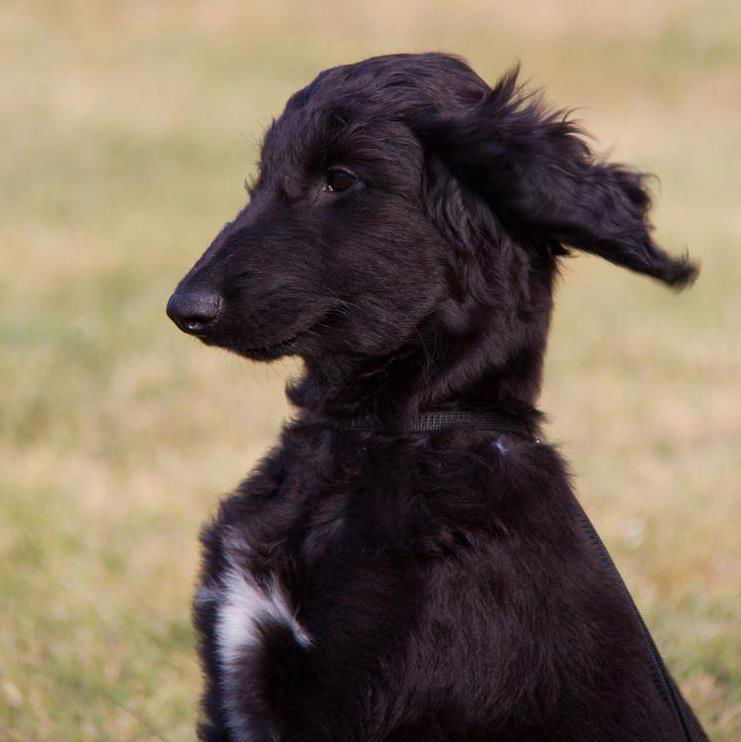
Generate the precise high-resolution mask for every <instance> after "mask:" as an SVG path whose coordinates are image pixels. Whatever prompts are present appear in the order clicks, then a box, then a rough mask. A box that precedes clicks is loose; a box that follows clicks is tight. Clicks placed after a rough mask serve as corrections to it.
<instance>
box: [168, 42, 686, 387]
mask: <svg viewBox="0 0 741 742" xmlns="http://www.w3.org/2000/svg"><path fill="white" fill-rule="evenodd" d="M249 192H250V196H251V198H250V200H249V203H248V204H247V205H246V206H245V207H244V208H243V209H242V211H240V212H239V214H237V216H236V218H235V219H234V221H232V222H230V223H228V224H227V225H226V226H225V227H224V228H223V229H222V230H221V232H220V233H219V234H218V236H217V237H216V239H215V240H214V241H213V243H212V244H211V246H210V247H209V248H208V249H207V250H206V252H205V253H204V255H203V256H202V257H201V258H200V259H199V260H198V262H197V263H196V264H195V265H194V266H193V268H192V270H191V271H190V272H189V273H188V275H187V276H185V278H184V279H183V280H182V281H181V282H180V285H179V286H178V288H177V290H176V291H175V293H174V294H173V296H172V297H171V299H170V302H169V304H168V314H169V315H170V317H171V318H172V319H173V320H174V321H175V322H176V323H177V324H178V326H179V327H180V328H181V329H183V330H184V331H186V332H188V333H190V334H193V335H195V336H197V337H199V338H200V339H201V340H203V341H204V342H206V343H208V344H212V345H218V346H223V347H226V348H228V349H230V350H233V351H235V352H237V353H240V354H242V355H244V356H247V357H250V358H255V359H261V360H270V359H274V358H278V357H280V356H284V355H299V356H302V357H303V358H304V359H305V360H306V362H307V364H308V365H309V367H310V368H314V369H322V368H323V369H325V371H327V369H330V368H332V369H335V370H337V369H342V370H344V372H345V374H347V373H349V372H350V371H349V370H351V369H352V370H353V373H356V374H357V373H360V374H365V375H370V376H376V377H377V376H378V374H379V369H383V374H386V375H388V373H389V368H390V367H391V366H393V365H394V364H397V365H398V364H399V362H400V361H399V359H406V360H407V362H408V363H409V364H411V366H410V367H407V368H405V370H404V372H403V375H404V376H405V378H411V377H413V376H415V374H416V376H417V377H421V376H424V378H425V383H426V386H427V389H428V394H427V396H428V397H430V398H432V397H435V395H437V396H440V395H441V394H442V395H444V394H445V393H446V392H449V391H450V390H452V389H454V388H456V387H462V386H465V384H466V383H469V382H471V381H472V380H473V379H474V378H476V377H477V376H480V375H481V374H482V373H484V372H485V373H486V374H488V375H489V377H490V378H498V379H500V380H501V379H504V378H505V377H506V376H507V375H508V373H509V371H508V369H509V370H511V371H516V372H517V375H518V377H519V379H520V380H519V381H517V382H516V383H515V382H513V383H514V384H515V386H517V385H519V387H520V390H519V392H517V393H516V392H515V391H514V389H513V391H512V394H514V395H515V396H517V394H518V393H519V394H520V395H521V396H524V397H528V396H530V397H532V394H533V392H534V391H535V389H536V388H537V385H538V383H539V373H540V364H541V361H542V353H543V348H544V344H545V334H546V332H547V325H548V316H549V312H550V307H551V291H552V282H553V275H554V272H555V268H556V263H557V260H558V257H559V256H560V255H564V254H565V253H566V249H567V247H573V248H577V249H580V250H585V251H588V252H591V253H594V254H597V255H600V256H602V257H604V258H606V259H607V260H609V261H611V262H613V263H615V264H617V265H621V266H624V267H626V268H629V269H631V270H633V271H637V272H639V273H644V274H646V275H648V276H651V277H653V278H656V279H659V280H660V281H663V282H664V283H666V284H669V285H671V286H674V287H682V286H684V285H686V284H687V283H688V282H690V281H691V280H692V279H693V278H694V276H695V273H696V269H695V267H694V266H693V265H692V264H691V263H689V262H688V261H687V260H686V259H682V258H679V259H677V258H672V257H670V256H669V255H667V254H666V253H665V252H664V251H663V250H662V249H661V248H659V247H658V246H657V245H656V244H655V243H654V242H653V240H652V238H651V227H650V224H649V223H648V221H647V212H648V210H649V206H650V200H649V196H648V194H647V191H646V187H645V179H644V176H643V175H642V174H640V173H637V172H635V171H633V170H630V169H627V168H625V167H622V166H620V165H614V164H609V163H606V162H603V161H601V160H599V159H597V158H595V157H594V156H593V155H592V153H591V152H590V150H589V148H588V146H587V144H586V143H585V140H584V138H583V136H582V134H581V132H580V130H579V129H578V128H577V127H576V126H575V125H574V124H573V123H571V122H569V121H568V120H567V118H566V117H565V116H564V114H563V113H561V112H555V113H553V112H548V111H547V110H545V108H544V107H543V105H542V103H541V102H540V100H539V99H538V98H536V97H532V96H528V95H526V94H524V93H523V92H522V91H521V89H520V88H519V87H518V84H517V80H516V74H515V73H510V74H508V75H506V76H505V77H504V78H503V79H502V80H501V81H500V82H499V83H498V84H497V85H496V86H495V87H494V88H490V87H489V86H488V85H487V84H486V83H485V82H484V81H483V80H482V79H481V78H480V77H478V76H477V75H476V74H475V73H474V72H473V71H472V70H471V69H470V68H469V67H468V66H467V65H466V64H465V63H464V62H462V61H461V60H459V59H457V58H455V57H450V56H446V55H442V54H420V55H393V56H387V57H377V58H373V59H369V60H366V61H364V62H360V63H357V64H353V65H347V66H343V67H336V68H333V69H330V70H327V71H325V72H323V73H321V74H320V75H319V76H318V77H317V78H316V79H315V80H314V81H313V82H312V83H311V84H310V85H309V86H307V87H306V88H304V89H303V90H300V91H299V92H298V93H296V94H295V95H294V96H293V97H292V98H291V99H290V100H289V101H288V104H287V106H286V109H285V111H284V112H283V114H282V115H281V116H280V118H279V119H278V120H277V121H275V122H274V123H273V125H272V126H271V127H270V129H269V130H268V132H267V135H266V136H265V141H264V144H263V148H262V156H261V162H260V168H259V173H258V176H257V178H256V179H255V181H254V182H253V184H252V185H251V186H250V188H249ZM333 373H334V372H330V371H327V377H328V378H329V377H331V376H332V375H333ZM337 374H340V375H341V373H340V371H337V372H336V374H335V375H337ZM383 374H381V375H383ZM433 390H435V391H433Z"/></svg>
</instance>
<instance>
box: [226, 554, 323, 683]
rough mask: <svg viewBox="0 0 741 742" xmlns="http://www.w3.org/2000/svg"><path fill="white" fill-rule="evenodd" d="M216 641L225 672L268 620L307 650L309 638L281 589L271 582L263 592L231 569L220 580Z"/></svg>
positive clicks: (246, 576) (250, 644)
mask: <svg viewBox="0 0 741 742" xmlns="http://www.w3.org/2000/svg"><path fill="white" fill-rule="evenodd" d="M219 603H220V605H219V609H218V615H219V617H218V620H217V622H216V637H217V644H218V648H219V657H220V659H221V663H222V666H223V667H224V669H225V670H228V667H229V666H230V665H231V664H233V663H234V662H235V661H236V660H237V659H239V657H240V655H241V654H242V653H243V652H244V650H245V649H246V648H248V647H250V646H253V645H254V644H255V643H257V642H258V641H259V638H260V636H259V629H258V626H257V622H258V621H259V620H261V619H265V618H270V619H273V620H274V621H277V622H279V623H283V624H285V625H286V626H288V627H289V628H290V629H291V631H292V632H293V635H294V637H295V638H296V641H297V642H298V643H299V644H301V646H304V647H308V646H309V645H310V644H311V637H309V635H308V634H307V632H306V630H305V629H304V628H303V626H301V624H299V622H298V621H297V620H296V616H295V615H294V614H293V613H292V612H291V610H290V609H289V607H288V603H287V602H286V598H285V595H284V593H283V591H282V590H281V588H280V586H279V585H278V584H277V583H276V582H275V581H274V580H273V581H272V582H271V583H270V585H269V586H268V588H267V590H264V589H263V588H261V587H260V586H259V585H257V584H256V583H255V582H254V581H253V580H252V578H251V577H249V576H248V575H245V574H244V573H243V572H242V571H241V570H238V569H237V568H235V567H230V568H229V569H228V570H227V571H226V572H225V574H224V575H223V576H222V589H221V595H220V598H219Z"/></svg>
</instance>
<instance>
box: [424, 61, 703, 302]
mask: <svg viewBox="0 0 741 742" xmlns="http://www.w3.org/2000/svg"><path fill="white" fill-rule="evenodd" d="M517 74H518V70H517V69H514V70H512V71H511V72H510V73H508V74H507V75H505V76H504V77H503V78H502V79H501V80H500V81H499V83H498V84H497V85H496V86H495V87H494V88H493V89H492V90H491V91H490V92H489V93H488V94H487V95H485V96H484V97H483V99H482V100H481V101H480V102H479V103H478V104H477V105H475V106H472V107H470V108H468V109H464V108H461V109H460V110H459V111H458V112H456V113H454V114H444V113H438V112H432V111H429V110H428V111H423V112H420V113H419V114H418V115H417V116H416V117H414V120H413V121H411V122H410V125H411V126H412V128H413V129H414V130H415V131H416V132H417V133H418V135H419V136H420V138H421V139H422V141H423V142H424V144H425V146H426V147H427V148H428V150H429V151H431V152H432V153H434V154H436V155H437V156H438V157H439V158H440V159H441V160H442V161H443V162H444V164H445V166H446V168H447V169H448V170H449V171H450V172H451V173H452V174H453V175H454V176H455V177H457V178H458V179H459V180H460V181H462V183H463V184H464V185H465V186H466V187H467V189H468V190H470V191H473V192H475V193H476V194H478V196H479V197H480V198H481V199H483V201H484V202H485V203H486V204H487V205H488V206H489V208H490V209H491V210H492V211H493V213H494V214H495V215H496V217H497V219H498V221H500V222H501V223H502V224H503V225H504V226H505V227H507V228H511V229H513V230H515V231H516V232H517V233H521V234H528V235H532V236H534V237H537V238H542V239H543V240H544V241H546V242H547V243H549V244H553V243H554V242H557V243H560V244H562V245H568V246H572V247H575V248H578V249H580V250H585V251H586V252H590V253H593V254H595V255H600V256H602V257H603V258H605V259H607V260H609V261H610V262H612V263H615V264H616V265H621V266H623V267H625V268H628V269H630V270H633V271H637V272H638V273H644V274H646V275H649V276H651V277H653V278H656V279H658V280H660V281H663V282H664V283H666V284H668V285H670V286H673V287H675V288H682V287H684V286H686V285H688V284H689V283H691V282H692V281H693V280H694V279H695V277H696V276H697V271H698V269H697V267H696V266H695V265H694V264H693V263H691V262H690V261H689V259H688V258H687V257H686V256H683V257H672V256H670V255H668V254H667V253H666V252H665V251H664V250H663V249H662V248H661V247H659V246H658V245H657V244H656V243H655V242H654V241H653V239H652V238H651V230H652V227H651V224H650V222H649V220H648V212H649V210H650V207H651V199H650V196H649V194H648V191H647V189H646V178H647V176H646V175H644V174H642V173H639V172H635V171H633V170H631V169H629V168H626V167H624V166H622V165H617V164H611V163H606V162H602V161H600V160H599V159H598V158H596V157H595V156H594V155H593V153H592V152H591V150H590V148H589V147H588V145H587V143H586V141H585V136H584V132H583V131H582V130H581V129H580V128H579V127H578V126H577V125H576V124H574V123H573V122H571V121H569V120H568V116H567V114H565V113H564V112H562V111H556V112H548V111H547V110H546V109H545V107H544V105H543V103H542V100H541V99H540V97H537V96H533V95H528V94H526V93H524V92H523V90H522V88H521V87H520V86H519V85H518V82H517Z"/></svg>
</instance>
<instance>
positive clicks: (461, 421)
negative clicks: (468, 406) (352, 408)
mask: <svg viewBox="0 0 741 742" xmlns="http://www.w3.org/2000/svg"><path fill="white" fill-rule="evenodd" d="M327 424H328V426H329V427H330V428H334V429H335V430H355V431H359V432H369V433H370V432H383V431H386V432H404V433H426V432H430V431H436V430H443V429H444V428H450V427H453V426H462V427H467V428H473V429H474V430H489V431H496V432H499V433H518V434H520V435H527V436H532V435H533V430H532V426H530V425H528V424H526V423H525V422H524V421H523V420H521V419H520V418H518V417H515V416H514V415H510V414H507V413H505V412H493V411H492V412H462V411H456V410H439V411H435V412H423V413H421V414H420V415H418V416H417V417H413V418H411V419H410V420H407V421H405V422H403V423H400V424H398V425H387V424H385V423H383V422H382V421H381V420H379V419H378V418H377V417H374V416H372V415H365V416H362V417H349V418H337V417H331V418H328V419H327Z"/></svg>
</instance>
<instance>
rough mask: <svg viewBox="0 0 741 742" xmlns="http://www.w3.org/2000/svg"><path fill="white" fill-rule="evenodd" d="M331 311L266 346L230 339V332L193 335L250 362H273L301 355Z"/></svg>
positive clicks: (237, 336) (314, 317)
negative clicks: (285, 357) (308, 340)
mask: <svg viewBox="0 0 741 742" xmlns="http://www.w3.org/2000/svg"><path fill="white" fill-rule="evenodd" d="M330 311H331V310H329V311H323V312H320V313H318V314H316V315H315V316H313V317H312V318H311V319H309V320H308V321H304V322H301V323H300V324H297V325H296V326H294V327H292V328H289V329H288V330H287V331H286V332H285V333H282V334H281V335H279V338H280V339H279V340H276V341H275V342H271V343H266V344H264V345H257V344H255V345H252V344H250V343H249V342H244V341H243V340H242V338H240V337H239V334H237V335H236V336H231V337H230V333H229V332H228V331H227V332H224V333H211V332H203V333H192V334H193V335H194V336H195V337H197V338H198V339H199V340H200V341H201V342H203V343H204V344H206V345H215V346H219V347H222V348H225V349H227V350H230V351H232V352H233V353H237V354H238V355H240V356H244V357H245V358H249V359H250V360H254V361H272V360H275V359H277V358H281V357H282V356H287V355H297V354H298V353H300V352H301V351H302V350H303V349H304V345H305V343H304V342H302V341H304V340H305V339H306V338H308V337H310V336H312V335H314V334H316V329H317V327H318V326H319V325H321V324H322V323H323V322H324V321H325V319H326V317H327V315H328V314H329V312H330ZM276 334H277V333H276Z"/></svg>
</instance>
